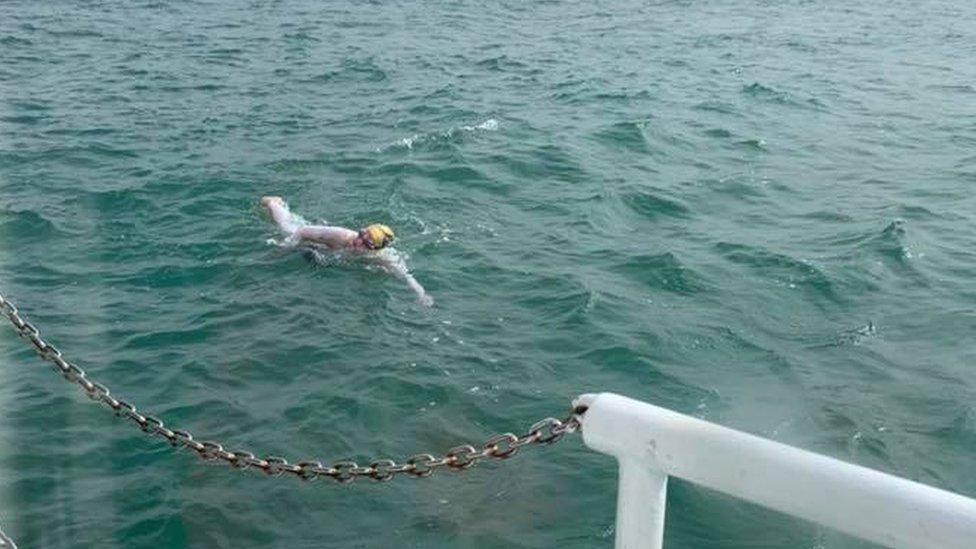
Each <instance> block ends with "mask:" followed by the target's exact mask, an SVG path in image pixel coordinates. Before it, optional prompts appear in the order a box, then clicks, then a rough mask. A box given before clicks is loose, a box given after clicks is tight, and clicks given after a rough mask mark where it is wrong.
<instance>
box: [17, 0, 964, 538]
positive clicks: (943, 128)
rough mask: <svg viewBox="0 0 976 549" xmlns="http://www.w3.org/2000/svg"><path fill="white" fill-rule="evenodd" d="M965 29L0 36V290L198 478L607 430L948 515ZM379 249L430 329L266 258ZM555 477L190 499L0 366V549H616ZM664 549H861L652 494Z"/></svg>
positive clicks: (392, 299) (91, 21) (875, 23)
mask: <svg viewBox="0 0 976 549" xmlns="http://www.w3.org/2000/svg"><path fill="white" fill-rule="evenodd" d="M974 59H976V7H974V6H973V5H971V4H970V3H966V2H940V1H932V0H921V1H915V2H908V1H904V0H896V1H893V2H883V1H880V0H852V1H847V2H840V1H832V0H812V1H796V0H792V1H785V2H753V1H747V0H719V1H717V2H695V1H678V2H655V3H643V2H631V1H627V0H622V1H617V2H602V1H596V2H563V1H554V2H531V3H530V2H498V3H496V2H469V1H457V2H445V3H437V2H358V1H357V2H349V1H337V2H311V1H301V0H295V1H280V2H276V1H242V2H230V1H226V0H218V1H211V2H199V3H184V2H177V1H166V0H164V1H152V2H146V1H140V2H125V3H109V2H73V1H56V2H4V3H2V4H0V289H2V291H3V293H4V294H5V295H7V296H8V297H10V298H11V299H13V300H14V301H15V302H16V303H17V305H18V306H20V308H21V310H22V311H23V312H24V313H25V314H27V315H28V316H29V318H30V319H31V320H33V321H34V322H35V323H36V324H37V325H38V326H39V327H40V328H41V330H42V332H43V333H44V334H45V336H46V337H47V338H49V339H50V340H51V341H52V342H53V343H55V344H56V345H58V346H59V347H60V348H61V349H62V350H63V351H64V352H65V354H66V355H67V356H68V357H69V358H71V359H73V360H75V361H76V362H77V363H78V364H79V365H80V366H82V367H83V368H85V369H86V370H87V371H88V372H89V374H90V375H91V376H92V377H93V378H95V379H96V380H99V381H102V382H103V383H105V384H107V385H109V386H110V387H111V388H112V390H113V393H115V394H118V395H120V396H122V397H125V398H127V399H129V400H131V401H132V402H134V403H135V404H136V405H137V406H139V407H140V409H144V410H146V411H149V412H152V413H154V414H156V415H159V416H160V417H161V418H163V419H164V420H165V421H166V422H167V423H168V424H173V425H175V426H178V427H181V428H185V429H188V430H190V431H192V432H193V433H194V434H195V435H196V436H197V437H198V438H201V439H216V440H220V441H221V442H223V443H224V444H225V446H227V447H229V448H237V447H246V448H249V449H252V450H253V451H255V452H257V453H260V454H271V455H284V456H286V457H288V458H289V459H291V460H298V459H307V458H315V459H321V460H323V461H334V460H339V459H347V458H349V459H355V460H357V461H359V462H361V463H362V462H368V461H369V460H371V459H374V458H379V457H393V458H396V459H403V458H405V457H408V456H410V455H412V454H415V453H418V452H443V451H445V450H447V449H448V448H450V447H452V446H455V445H457V444H461V443H465V442H472V443H479V442H481V441H483V440H485V439H486V438H488V437H489V436H491V435H493V434H495V433H497V432H504V431H522V430H523V429H525V428H526V427H527V426H528V425H530V424H531V423H532V422H534V421H536V420H538V419H541V418H543V417H546V416H551V415H556V416H561V415H563V414H564V413H566V412H567V411H568V408H569V405H570V401H571V399H572V398H573V397H575V396H576V395H578V394H581V393H584V392H598V391H613V392H618V393H621V394H624V395H627V396H630V397H634V398H638V399H642V400H646V401H648V402H652V403H655V404H658V405H662V406H666V407H668V408H671V409H674V410H677V411H680V412H684V413H688V414H692V415H695V416H697V417H701V418H704V419H707V420H710V421H714V422H718V423H721V424H723V425H727V426H731V427H735V428H738V429H742V430H745V431H748V432H751V433H756V434H759V435H762V436H765V437H769V438H772V439H774V440H778V441H782V442H786V443H789V444H793V445H797V446H800V447H802V448H807V449H810V450H814V451H818V452H821V453H824V454H827V455H830V456H834V457H838V458H841V459H844V460H847V461H851V462H855V463H859V464H863V465H866V466H869V467H874V468H877V469H880V470H882V471H887V472H891V473H894V474H898V475H901V476H904V477H907V478H911V479H916V480H919V481H921V482H925V483H928V484H932V485H934V486H938V487H942V488H946V489H949V490H952V491H956V492H959V493H962V494H966V495H969V496H976V457H974V456H976V404H974V403H976V369H974V368H976V345H974V344H976V338H974V334H976V226H974V222H976V199H974V192H973V189H974V186H976V152H974V151H976V87H974V86H976V62H974ZM265 194H278V195H281V196H283V197H285V198H286V200H288V201H289V203H290V204H291V206H292V208H293V209H294V210H295V211H296V212H297V213H300V214H302V215H304V216H305V217H306V218H308V219H310V220H315V219H327V220H329V221H330V222H333V223H337V224H342V225H347V226H351V227H359V226H362V225H364V224H366V223H368V222H374V221H377V222H383V223H387V224H389V225H391V226H392V227H394V229H395V230H396V231H397V234H398V240H397V242H396V247H397V248H398V250H399V251H400V253H402V254H404V255H406V256H407V263H408V265H409V266H410V268H411V270H412V272H413V274H414V275H415V276H416V277H417V279H418V280H419V281H420V282H421V283H422V284H424V286H426V288H427V289H428V291H429V292H430V293H431V295H432V296H433V297H434V299H435V300H436V306H435V307H433V308H431V309H425V308H423V307H420V306H418V305H417V304H416V303H415V300H414V297H413V295H412V294H411V292H410V291H409V289H408V288H407V287H406V286H405V285H404V284H403V283H402V282H401V281H399V280H397V279H395V278H393V277H390V276H388V275H386V274H384V273H381V272H377V271H375V270H368V269H364V268H362V266H357V265H350V264H343V263H339V264H335V263H328V262H326V263H321V262H316V261H312V260H310V259H309V258H308V257H306V256H305V255H303V254H302V253H300V252H297V251H294V250H287V249H282V248H280V247H276V246H273V245H271V244H269V242H268V239H269V238H272V237H274V236H275V231H274V228H273V226H272V225H271V224H270V223H269V222H268V221H267V219H265V218H264V217H263V216H262V215H261V213H260V211H259V209H258V208H257V205H256V203H257V200H258V198H259V197H260V196H262V195H265ZM615 482H616V470H615V465H614V462H613V461H612V459H610V458H608V457H606V456H603V455H600V454H597V453H595V452H593V451H591V450H588V449H587V448H586V447H585V446H584V445H583V444H582V442H581V440H580V438H579V437H578V436H573V437H567V439H566V440H565V441H563V442H561V443H560V444H559V445H557V446H553V447H546V448H528V449H525V450H524V451H523V452H522V453H520V455H518V456H516V457H515V458H513V459H512V460H509V461H506V462H503V463H490V464H484V465H479V466H478V467H476V468H474V469H471V470H468V471H466V472H463V473H452V472H443V473H441V474H438V475H435V476H434V477H432V478H429V479H421V480H414V479H409V478H404V479H398V480H397V481H395V482H393V483H390V484H383V485H377V484H374V483H369V482H358V483H355V484H353V485H349V486H336V485H334V484H333V483H328V482H320V483H314V484H303V483H301V482H299V481H297V480H294V479H286V478H282V479H273V478H266V477H264V476H262V475H259V474H256V473H254V474H252V473H240V472H236V471H233V470H230V469H228V468H222V467H217V466H208V465H205V464H201V463H199V462H198V460H196V459H194V457H193V456H191V455H190V454H189V453H187V452H186V451H181V452H180V451H176V450H174V449H172V448H170V447H168V446H167V445H165V444H162V443H160V442H158V441H156V440H154V439H151V438H149V437H147V436H145V435H144V434H142V433H140V432H139V431H138V430H136V429H134V428H132V427H131V426H130V425H129V424H128V423H126V422H123V421H122V420H119V419H116V418H113V417H112V414H111V413H108V412H106V411H105V410H103V409H101V408H100V407H97V406H95V405H93V404H92V403H91V402H89V401H88V399H86V398H85V397H84V396H83V395H82V394H81V393H80V392H79V391H77V390H75V389H73V388H72V387H70V386H68V385H67V384H65V383H63V382H62V381H60V380H59V379H58V377H57V376H56V374H54V373H52V371H51V369H50V368H49V367H47V366H45V365H44V364H43V363H40V362H39V361H38V360H37V359H36V358H34V357H33V355H32V353H31V352H30V351H29V350H28V349H27V348H25V346H24V345H23V343H22V342H21V341H20V340H18V339H17V338H16V336H15V335H14V333H13V331H12V330H9V329H7V328H3V329H2V330H0V528H2V529H3V530H4V531H5V532H7V533H8V534H10V535H11V536H12V537H13V538H14V539H15V540H16V541H18V543H19V544H20V545H21V547H25V548H29V547H44V548H67V547H71V548H74V547H108V548H114V547H119V548H121V547H126V548H128V547H235V548H236V547H282V548H306V547H307V548H311V547H316V548H318V547H335V548H339V547H343V548H344V547H424V548H455V547H476V548H502V547H505V548H507V547H526V548H529V547H533V548H534V547H539V548H544V547H562V548H577V547H578V548H584V547H587V548H588V547H611V546H612V543H613V541H612V540H613V534H614V532H613V523H614V516H615V510H614V503H615V497H616V491H615ZM668 513H669V514H668V518H667V530H666V544H667V545H668V546H669V547H678V548H733V547H808V548H849V547H867V546H868V545H866V544H863V543H861V542H858V541H856V540H854V539H852V538H849V537H846V536H843V535H841V534H838V533H835V532H833V531H830V530H828V529H825V528H821V527H818V526H816V525H812V524H809V523H805V522H802V521H797V520H794V519H791V518H788V517H785V516H782V515H779V514H776V513H773V512H769V511H765V510H762V509H760V508H757V507H754V506H752V505H748V504H745V503H742V502H739V501H736V500H734V499H732V498H730V497H727V496H723V495H719V494H716V493H713V492H710V491H708V490H704V489H701V488H697V487H695V486H692V485H689V484H686V483H683V482H680V481H674V482H672V484H671V486H670V494H669V507H668Z"/></svg>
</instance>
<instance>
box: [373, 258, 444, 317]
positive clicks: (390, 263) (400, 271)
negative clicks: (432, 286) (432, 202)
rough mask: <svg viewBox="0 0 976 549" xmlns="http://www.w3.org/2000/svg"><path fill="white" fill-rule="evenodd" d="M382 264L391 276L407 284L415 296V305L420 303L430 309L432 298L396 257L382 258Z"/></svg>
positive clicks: (432, 302) (432, 303)
mask: <svg viewBox="0 0 976 549" xmlns="http://www.w3.org/2000/svg"><path fill="white" fill-rule="evenodd" d="M383 263H384V265H385V266H386V267H387V268H388V269H389V270H390V271H392V272H393V274H395V275H397V276H398V277H400V278H402V279H403V280H404V281H405V282H406V283H407V286H409V287H410V289H411V290H413V292H414V293H415V294H417V303H420V304H421V305H423V306H424V307H432V306H433V305H434V298H432V297H430V295H428V294H427V291H426V290H424V287H423V286H421V285H420V283H419V282H417V279H416V278H414V277H413V275H412V274H410V271H408V270H407V266H406V264H404V262H403V260H402V259H400V258H398V257H396V258H390V257H383Z"/></svg>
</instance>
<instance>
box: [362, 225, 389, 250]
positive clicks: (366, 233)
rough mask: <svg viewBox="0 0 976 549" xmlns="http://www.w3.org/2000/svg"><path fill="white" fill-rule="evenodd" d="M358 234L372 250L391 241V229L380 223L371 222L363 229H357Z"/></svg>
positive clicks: (380, 247) (383, 246) (381, 247)
mask: <svg viewBox="0 0 976 549" xmlns="http://www.w3.org/2000/svg"><path fill="white" fill-rule="evenodd" d="M359 236H361V237H362V238H363V242H365V243H366V246H368V247H369V248H371V249H373V250H380V249H383V248H385V247H387V246H389V245H390V242H393V236H394V235H393V230H392V229H390V228H389V227H387V226H386V225H383V224H381V223H373V224H372V225H370V226H368V227H366V228H365V229H363V230H361V231H359Z"/></svg>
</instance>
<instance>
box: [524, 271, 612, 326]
mask: <svg viewBox="0 0 976 549" xmlns="http://www.w3.org/2000/svg"><path fill="white" fill-rule="evenodd" d="M512 290H513V291H512V293H511V294H510V295H512V296H513V298H512V302H513V303H514V304H516V305H518V306H519V307H522V308H526V309H528V310H533V311H538V312H539V316H538V320H537V321H538V323H539V324H540V325H543V326H550V327H552V326H566V325H568V326H574V325H579V324H580V323H582V322H583V317H584V316H585V315H586V313H587V311H589V309H590V305H591V303H592V300H593V296H592V294H591V292H590V290H589V289H587V288H585V287H583V286H582V285H580V284H579V283H577V282H574V281H572V280H569V279H567V278H563V277H553V276H541V277H540V276H535V277H531V278H528V277H526V279H525V280H524V281H519V283H518V284H516V287H514V288H512Z"/></svg>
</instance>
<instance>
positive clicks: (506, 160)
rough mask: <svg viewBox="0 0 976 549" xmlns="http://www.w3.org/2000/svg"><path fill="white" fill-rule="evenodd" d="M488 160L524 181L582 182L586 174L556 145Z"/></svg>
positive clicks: (540, 146)
mask: <svg viewBox="0 0 976 549" xmlns="http://www.w3.org/2000/svg"><path fill="white" fill-rule="evenodd" d="M488 158H489V159H490V160H491V161H492V162H493V163H494V164H496V165H498V166H500V167H502V168H503V169H505V170H506V171H508V172H510V173H511V174H513V175H515V176H516V177H519V178H523V179H525V180H526V181H538V180H539V178H545V179H548V180H562V181H568V182H582V181H585V180H586V178H587V173H586V172H585V170H584V169H583V167H582V165H581V164H580V163H579V161H578V160H577V159H576V158H574V157H573V155H571V154H570V153H569V152H568V151H567V150H566V149H564V148H563V147H562V146H560V145H557V144H551V143H546V144H540V145H537V146H535V147H532V148H531V149H527V150H526V149H519V150H515V151H512V152H510V153H509V154H508V155H498V154H492V155H489V156H488Z"/></svg>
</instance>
